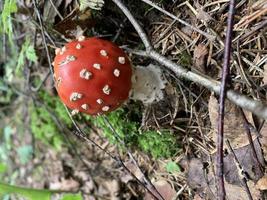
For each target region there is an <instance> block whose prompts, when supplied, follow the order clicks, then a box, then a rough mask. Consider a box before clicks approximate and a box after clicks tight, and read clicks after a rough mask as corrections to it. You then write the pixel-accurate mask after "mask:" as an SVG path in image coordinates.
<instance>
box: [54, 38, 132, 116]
mask: <svg viewBox="0 0 267 200" xmlns="http://www.w3.org/2000/svg"><path fill="white" fill-rule="evenodd" d="M54 71H55V81H56V89H57V92H58V95H59V97H60V98H61V100H62V101H63V102H64V103H65V104H66V105H67V107H69V108H71V109H72V114H77V113H78V112H85V113H88V114H91V115H96V114H101V113H105V112H109V111H112V110H114V109H116V108H118V107H119V106H120V105H121V104H122V103H123V102H124V101H125V100H126V99H127V98H128V96H129V91H130V89H131V76H132V68H131V65H130V62H129V59H128V58H127V56H126V54H125V53H124V52H123V50H121V49H120V48H119V47H118V46H116V45H115V44H113V43H112V42H109V41H106V40H102V39H99V38H85V37H84V36H81V37H79V38H78V40H77V41H72V42H69V43H67V44H66V45H65V46H64V47H63V48H62V49H57V50H56V57H55V60H54Z"/></svg>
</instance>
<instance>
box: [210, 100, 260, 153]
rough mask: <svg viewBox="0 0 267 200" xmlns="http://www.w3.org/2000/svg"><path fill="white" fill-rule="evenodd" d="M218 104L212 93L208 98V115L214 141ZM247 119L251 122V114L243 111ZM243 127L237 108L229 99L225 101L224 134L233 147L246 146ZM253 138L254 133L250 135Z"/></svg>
mask: <svg viewBox="0 0 267 200" xmlns="http://www.w3.org/2000/svg"><path fill="white" fill-rule="evenodd" d="M218 109H219V104H218V101H217V99H216V98H215V96H214V95H211V96H210V99H209V117H210V122H211V125H212V128H213V130H214V131H213V132H214V135H213V141H214V142H216V132H217V121H218V120H217V118H218ZM245 115H246V117H247V119H248V121H249V122H250V123H251V124H253V120H252V114H251V113H248V112H245ZM245 131H246V130H245V128H244V127H243V117H242V115H241V113H240V111H239V108H238V107H237V106H236V105H234V104H232V103H231V102H230V101H229V100H226V101H225V117H224V136H225V139H228V140H229V141H230V143H231V145H232V147H233V148H234V149H236V148H240V147H243V146H246V145H248V144H249V141H248V139H247V136H246V132H245ZM252 137H253V140H254V139H255V138H256V135H255V134H253V135H252Z"/></svg>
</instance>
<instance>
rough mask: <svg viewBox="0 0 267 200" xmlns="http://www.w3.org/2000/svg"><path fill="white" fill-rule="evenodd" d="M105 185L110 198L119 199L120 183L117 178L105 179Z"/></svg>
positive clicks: (111, 199) (112, 199)
mask: <svg viewBox="0 0 267 200" xmlns="http://www.w3.org/2000/svg"><path fill="white" fill-rule="evenodd" d="M105 186H106V188H107V190H108V191H109V193H110V200H119V199H120V198H119V194H120V183H119V182H118V180H115V179H114V180H108V181H105Z"/></svg>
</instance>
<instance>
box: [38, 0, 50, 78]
mask: <svg viewBox="0 0 267 200" xmlns="http://www.w3.org/2000/svg"><path fill="white" fill-rule="evenodd" d="M33 5H34V10H35V13H36V15H37V18H38V21H39V24H40V29H41V34H42V40H43V43H44V46H45V52H46V55H47V60H48V64H49V69H50V71H51V74H53V67H52V61H51V56H50V52H49V49H48V46H47V43H46V38H45V31H44V26H43V20H42V17H41V14H40V12H39V9H38V6H37V3H36V0H33Z"/></svg>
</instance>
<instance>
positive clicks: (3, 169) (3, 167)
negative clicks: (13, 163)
mask: <svg viewBox="0 0 267 200" xmlns="http://www.w3.org/2000/svg"><path fill="white" fill-rule="evenodd" d="M6 170H7V165H6V164H5V163H0V174H1V173H5V172H6Z"/></svg>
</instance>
